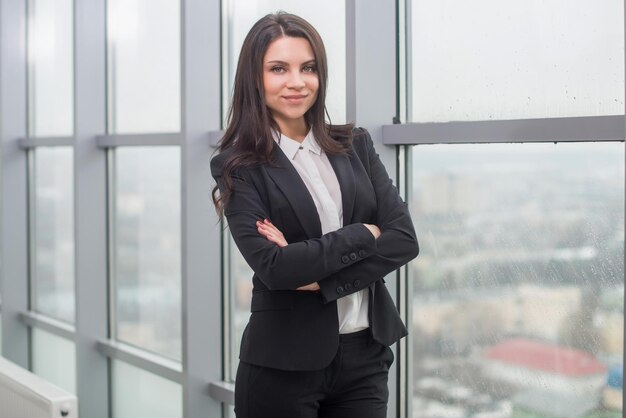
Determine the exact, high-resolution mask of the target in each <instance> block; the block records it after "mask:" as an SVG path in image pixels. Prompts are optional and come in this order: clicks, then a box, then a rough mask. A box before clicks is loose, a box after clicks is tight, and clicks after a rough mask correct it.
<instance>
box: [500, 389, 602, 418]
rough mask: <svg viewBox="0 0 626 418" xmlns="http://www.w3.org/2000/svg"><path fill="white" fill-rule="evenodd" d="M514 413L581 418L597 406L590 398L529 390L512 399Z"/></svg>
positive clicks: (596, 401)
mask: <svg viewBox="0 0 626 418" xmlns="http://www.w3.org/2000/svg"><path fill="white" fill-rule="evenodd" d="M512 400H513V406H514V411H516V412H523V413H527V414H528V413H530V414H534V415H533V416H539V417H542V418H544V417H545V418H583V417H586V416H587V415H588V414H589V413H590V412H592V411H593V410H595V409H596V408H597V406H598V400H597V399H596V398H592V397H580V396H576V395H573V394H569V395H568V394H564V393H554V392H548V391H543V390H536V389H531V390H527V391H524V392H520V393H518V394H517V395H515V396H514V397H513V399H512Z"/></svg>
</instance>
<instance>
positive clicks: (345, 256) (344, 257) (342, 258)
mask: <svg viewBox="0 0 626 418" xmlns="http://www.w3.org/2000/svg"><path fill="white" fill-rule="evenodd" d="M341 261H343V263H344V264H347V263H348V262H349V261H350V258H349V257H348V256H347V255H344V256H342V257H341Z"/></svg>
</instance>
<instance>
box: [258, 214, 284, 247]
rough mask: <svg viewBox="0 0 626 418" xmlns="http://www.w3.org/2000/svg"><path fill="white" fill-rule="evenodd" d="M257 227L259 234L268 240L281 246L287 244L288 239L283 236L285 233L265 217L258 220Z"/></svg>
mask: <svg viewBox="0 0 626 418" xmlns="http://www.w3.org/2000/svg"><path fill="white" fill-rule="evenodd" d="M256 227H257V230H258V231H259V234H261V235H263V236H264V237H265V238H266V239H267V240H268V241H271V242H273V243H274V244H276V245H278V246H279V247H281V248H282V247H286V246H287V240H286V239H285V237H284V236H283V233H282V232H280V230H279V229H278V228H276V227H275V226H274V224H273V223H272V222H270V221H269V220H268V219H263V222H261V221H256Z"/></svg>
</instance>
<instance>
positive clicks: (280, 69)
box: [270, 67, 285, 73]
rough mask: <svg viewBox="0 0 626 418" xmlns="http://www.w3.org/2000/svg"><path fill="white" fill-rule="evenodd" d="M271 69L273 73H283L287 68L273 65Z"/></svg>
mask: <svg viewBox="0 0 626 418" xmlns="http://www.w3.org/2000/svg"><path fill="white" fill-rule="evenodd" d="M270 71H271V72H273V73H282V72H283V71H285V69H284V68H283V67H272V68H270Z"/></svg>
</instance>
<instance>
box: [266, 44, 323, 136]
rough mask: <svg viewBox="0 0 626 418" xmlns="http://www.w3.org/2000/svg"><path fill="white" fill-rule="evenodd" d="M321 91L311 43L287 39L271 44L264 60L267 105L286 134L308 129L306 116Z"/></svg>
mask: <svg viewBox="0 0 626 418" xmlns="http://www.w3.org/2000/svg"><path fill="white" fill-rule="evenodd" d="M318 88H319V79H318V76H317V67H316V63H315V56H314V55H313V50H312V48H311V44H309V41H307V40H306V39H304V38H293V37H289V36H283V37H282V38H278V39H276V40H275V41H274V42H272V43H271V44H270V45H269V47H268V48H267V51H266V52H265V56H264V57H263V89H264V90H265V104H266V105H267V107H268V108H269V109H270V111H271V112H272V116H273V117H274V120H275V121H276V123H277V124H278V126H279V127H280V129H281V131H282V132H283V133H286V134H288V132H293V131H294V129H296V130H298V129H301V128H302V127H305V126H306V125H305V123H304V114H305V113H306V112H307V110H309V109H310V108H311V106H313V104H314V103H315V100H316V99H317V90H318ZM305 133H306V132H305Z"/></svg>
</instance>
